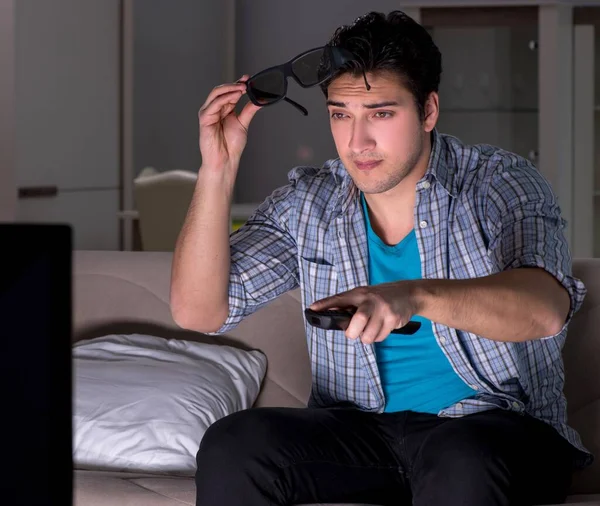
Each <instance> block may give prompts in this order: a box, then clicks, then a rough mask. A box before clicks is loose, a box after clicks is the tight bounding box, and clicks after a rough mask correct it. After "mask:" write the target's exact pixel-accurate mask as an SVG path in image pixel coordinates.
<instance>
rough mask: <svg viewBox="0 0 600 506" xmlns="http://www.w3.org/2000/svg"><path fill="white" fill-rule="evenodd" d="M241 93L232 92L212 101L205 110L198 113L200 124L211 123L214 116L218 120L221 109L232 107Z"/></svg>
mask: <svg viewBox="0 0 600 506" xmlns="http://www.w3.org/2000/svg"><path fill="white" fill-rule="evenodd" d="M241 96H242V93H241V92H240V91H232V92H230V93H226V94H224V95H221V96H219V97H217V98H216V99H215V100H213V101H212V102H211V103H210V104H209V105H208V107H207V108H206V109H204V110H203V111H200V114H199V120H200V123H201V124H202V123H206V121H207V120H208V122H209V124H210V123H211V121H210V120H211V119H214V117H215V116H217V117H218V118H220V117H221V109H222V108H223V107H224V106H226V105H228V104H233V105H234V106H235V105H236V104H237V103H238V102H239V100H240V98H241Z"/></svg>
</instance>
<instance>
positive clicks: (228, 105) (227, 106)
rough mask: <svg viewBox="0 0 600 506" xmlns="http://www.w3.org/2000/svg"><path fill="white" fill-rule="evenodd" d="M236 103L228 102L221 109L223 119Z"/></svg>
mask: <svg viewBox="0 0 600 506" xmlns="http://www.w3.org/2000/svg"><path fill="white" fill-rule="evenodd" d="M236 105H237V103H236V104H227V105H225V106H224V107H223V108H222V109H221V119H225V118H226V117H227V116H228V115H229V114H231V112H232V111H233V110H234V109H235V106H236Z"/></svg>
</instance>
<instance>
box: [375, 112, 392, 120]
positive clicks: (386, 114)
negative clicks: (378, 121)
mask: <svg viewBox="0 0 600 506" xmlns="http://www.w3.org/2000/svg"><path fill="white" fill-rule="evenodd" d="M393 115H394V114H393V113H391V112H389V111H377V112H376V113H375V117H376V118H382V119H383V118H391V117H392V116H393Z"/></svg>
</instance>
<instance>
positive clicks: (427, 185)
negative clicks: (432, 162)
mask: <svg viewBox="0 0 600 506" xmlns="http://www.w3.org/2000/svg"><path fill="white" fill-rule="evenodd" d="M430 187H431V183H430V182H429V181H425V182H424V183H423V188H424V189H425V190H429V188H430Z"/></svg>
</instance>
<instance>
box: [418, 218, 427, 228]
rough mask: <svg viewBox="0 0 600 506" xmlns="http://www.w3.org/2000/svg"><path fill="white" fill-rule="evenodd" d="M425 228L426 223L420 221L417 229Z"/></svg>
mask: <svg viewBox="0 0 600 506" xmlns="http://www.w3.org/2000/svg"><path fill="white" fill-rule="evenodd" d="M426 226H427V222H426V221H425V220H422V221H421V222H420V223H419V227H421V228H425V227H426Z"/></svg>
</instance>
